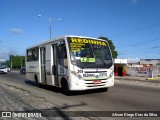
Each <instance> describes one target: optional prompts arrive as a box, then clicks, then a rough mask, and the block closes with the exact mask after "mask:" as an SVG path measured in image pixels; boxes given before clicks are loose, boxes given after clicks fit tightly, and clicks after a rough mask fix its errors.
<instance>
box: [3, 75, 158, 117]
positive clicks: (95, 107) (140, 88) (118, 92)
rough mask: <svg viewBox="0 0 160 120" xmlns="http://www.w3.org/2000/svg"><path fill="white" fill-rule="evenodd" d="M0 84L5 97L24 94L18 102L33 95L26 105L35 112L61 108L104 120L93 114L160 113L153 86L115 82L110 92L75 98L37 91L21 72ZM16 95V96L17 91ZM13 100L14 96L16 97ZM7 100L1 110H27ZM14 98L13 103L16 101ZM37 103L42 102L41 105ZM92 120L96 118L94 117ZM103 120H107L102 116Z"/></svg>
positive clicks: (52, 90) (53, 90) (85, 93)
mask: <svg viewBox="0 0 160 120" xmlns="http://www.w3.org/2000/svg"><path fill="white" fill-rule="evenodd" d="M0 85H1V86H0V88H1V92H0V93H1V96H4V94H5V95H6V93H7V95H8V96H11V95H10V94H12V93H11V92H14V91H15V90H20V91H21V94H22V97H17V96H16V98H14V99H16V100H17V103H21V101H23V99H18V98H23V95H25V94H28V95H30V96H29V97H28V99H29V100H28V101H25V104H27V105H28V107H26V109H27V110H32V109H31V108H34V109H41V110H53V109H54V110H55V109H56V110H57V109H58V110H61V111H64V110H67V111H88V112H89V114H90V115H88V116H89V118H90V117H91V118H92V116H96V114H97V117H103V115H104V114H105V113H104V114H102V115H99V114H100V113H99V112H90V111H160V95H159V93H160V87H157V86H153V85H152V86H149V85H143V84H141V85H137V84H132V83H127V84H126V83H123V82H117V81H116V82H115V86H114V87H112V88H109V90H108V92H100V91H98V90H93V91H83V92H76V93H75V94H73V95H72V96H66V95H64V94H62V93H61V91H60V89H58V88H55V87H51V86H43V87H42V88H38V87H37V86H36V83H35V82H32V81H29V80H27V79H26V78H25V75H21V74H19V73H18V72H10V73H8V74H0ZM7 87H8V89H10V90H11V89H13V88H14V91H13V90H11V92H10V91H9V90H8V89H7ZM5 89H6V90H5ZM7 90H8V91H7ZM14 93H15V94H16V92H14ZM21 94H19V95H21ZM12 97H14V95H13V96H12ZM24 98H26V97H24ZM6 99H7V98H3V97H2V98H1V101H0V102H1V106H3V107H1V108H0V109H1V111H3V110H4V111H7V110H24V109H23V108H24V107H22V108H20V107H17V106H18V105H16V104H12V105H13V106H11V105H10V104H9V103H10V102H9V101H8V102H6V103H5V101H7V100H6ZM14 99H13V101H16V100H14ZM25 100H26V99H25ZM13 101H12V102H13ZM38 101H41V102H40V103H38ZM34 102H35V103H34ZM32 103H33V104H32ZM37 103H38V104H37ZM7 104H8V105H7ZM19 105H21V104H19ZM23 105H24V104H23ZM79 113H80V112H79ZM86 113H87V112H86ZM80 114H81V113H80ZM87 114H88V113H87ZM106 114H107V113H106ZM82 116H83V115H82ZM84 116H85V115H84ZM93 119H95V117H94V118H93ZM96 119H97V118H96ZM99 119H101V118H99ZM102 119H106V118H105V117H103V118H102ZM107 119H114V120H117V119H121V120H123V119H126V120H128V119H131V117H125V118H123V117H112V118H111V117H107ZM136 119H148V120H150V119H153V120H155V119H157V120H158V119H159V118H157V117H154V118H153V117H148V118H146V117H141V118H139V117H134V120H136Z"/></svg>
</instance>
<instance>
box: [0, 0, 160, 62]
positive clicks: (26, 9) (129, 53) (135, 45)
mask: <svg viewBox="0 0 160 120" xmlns="http://www.w3.org/2000/svg"><path fill="white" fill-rule="evenodd" d="M38 15H42V17H38ZM48 18H52V19H53V20H52V21H51V27H52V32H51V34H52V38H55V37H59V36H63V35H78V36H87V37H94V38H98V37H101V36H103V37H107V38H108V39H109V40H112V42H113V44H114V45H115V49H116V51H117V52H118V58H120V59H133V60H137V59H160V0H0V58H1V59H8V56H9V55H25V50H26V48H27V47H30V46H32V45H34V44H37V43H40V42H42V41H44V40H49V22H48ZM57 19H62V20H61V21H58V20H57Z"/></svg>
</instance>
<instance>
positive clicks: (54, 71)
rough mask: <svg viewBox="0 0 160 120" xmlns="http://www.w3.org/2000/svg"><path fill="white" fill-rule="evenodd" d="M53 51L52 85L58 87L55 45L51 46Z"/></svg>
mask: <svg viewBox="0 0 160 120" xmlns="http://www.w3.org/2000/svg"><path fill="white" fill-rule="evenodd" d="M52 49H53V65H52V75H53V81H54V85H56V86H58V85H59V83H58V62H57V61H58V58H57V56H58V55H57V44H53V45H52Z"/></svg>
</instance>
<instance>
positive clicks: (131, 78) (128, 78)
mask: <svg viewBox="0 0 160 120" xmlns="http://www.w3.org/2000/svg"><path fill="white" fill-rule="evenodd" d="M115 80H119V81H130V82H131V81H132V82H140V83H155V84H159V85H160V77H155V78H148V77H135V76H123V77H121V76H115Z"/></svg>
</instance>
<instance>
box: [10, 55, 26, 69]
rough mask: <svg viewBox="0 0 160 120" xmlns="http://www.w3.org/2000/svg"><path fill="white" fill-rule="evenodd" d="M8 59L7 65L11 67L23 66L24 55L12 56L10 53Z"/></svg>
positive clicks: (18, 67)
mask: <svg viewBox="0 0 160 120" xmlns="http://www.w3.org/2000/svg"><path fill="white" fill-rule="evenodd" d="M9 58H10V60H9V61H8V66H9V67H10V68H12V69H20V68H21V67H24V66H25V56H18V55H16V56H14V55H10V57H9Z"/></svg>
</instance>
